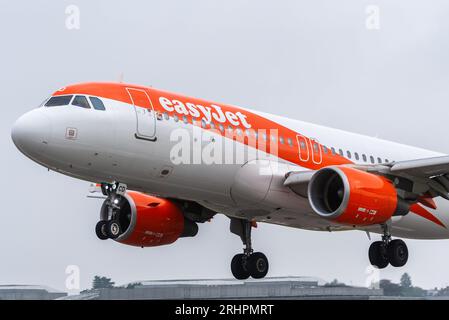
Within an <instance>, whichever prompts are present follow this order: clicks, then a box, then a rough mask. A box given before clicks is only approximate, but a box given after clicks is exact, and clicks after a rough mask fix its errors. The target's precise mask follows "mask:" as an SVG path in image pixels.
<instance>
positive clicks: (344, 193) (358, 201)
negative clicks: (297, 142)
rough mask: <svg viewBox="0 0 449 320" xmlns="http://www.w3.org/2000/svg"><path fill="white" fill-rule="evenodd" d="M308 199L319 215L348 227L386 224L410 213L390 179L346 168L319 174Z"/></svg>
mask: <svg viewBox="0 0 449 320" xmlns="http://www.w3.org/2000/svg"><path fill="white" fill-rule="evenodd" d="M308 198H309V202H310V205H311V206H312V208H313V210H314V211H315V212H316V213H317V214H318V215H320V216H321V217H323V218H326V219H330V220H332V221H335V222H338V223H341V224H346V225H354V226H365V225H371V224H379V223H384V222H386V221H387V220H389V219H390V218H391V217H392V216H394V215H404V214H407V212H408V211H409V207H408V204H407V203H406V202H405V201H403V200H401V199H399V198H398V195H397V191H396V188H395V187H394V186H393V183H392V182H391V181H390V180H388V179H387V178H385V177H382V176H378V175H375V174H371V173H368V172H365V171H361V170H358V169H354V168H350V167H343V166H338V167H337V166H336V167H328V168H324V169H321V170H319V171H317V172H316V173H315V174H314V175H313V177H312V179H311V180H310V182H309V187H308Z"/></svg>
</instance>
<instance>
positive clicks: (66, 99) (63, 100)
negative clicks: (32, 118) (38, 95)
mask: <svg viewBox="0 0 449 320" xmlns="http://www.w3.org/2000/svg"><path fill="white" fill-rule="evenodd" d="M72 97H73V96H57V97H51V98H50V100H48V101H47V103H46V104H45V106H46V107H59V106H66V105H68V104H69V103H70V101H71V100H72Z"/></svg>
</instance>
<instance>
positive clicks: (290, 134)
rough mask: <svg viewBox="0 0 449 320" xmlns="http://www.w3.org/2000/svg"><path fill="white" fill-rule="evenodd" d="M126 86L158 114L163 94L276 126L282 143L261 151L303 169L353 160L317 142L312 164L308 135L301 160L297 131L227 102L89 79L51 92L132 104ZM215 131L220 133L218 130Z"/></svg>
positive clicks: (262, 126) (263, 126) (255, 124)
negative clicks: (142, 93)
mask: <svg viewBox="0 0 449 320" xmlns="http://www.w3.org/2000/svg"><path fill="white" fill-rule="evenodd" d="M126 88H135V89H140V90H145V91H146V92H147V93H148V94H149V96H150V99H151V101H152V104H153V107H154V109H155V111H156V112H162V113H164V112H167V111H166V110H165V109H164V108H163V106H161V104H160V103H159V98H160V97H165V98H168V99H170V100H179V101H181V102H182V103H184V104H186V103H193V104H195V105H202V106H211V105H217V106H219V107H221V108H222V110H223V112H227V111H230V112H233V113H236V112H241V113H243V114H244V115H245V116H246V117H247V122H248V123H249V124H251V129H252V130H255V131H257V130H273V129H274V130H276V129H277V130H278V138H279V137H283V138H284V140H285V141H284V143H283V144H281V143H279V142H278V150H277V153H275V152H274V151H272V150H270V148H269V143H268V142H267V143H266V144H267V146H266V147H265V148H264V149H263V151H265V152H267V153H270V154H272V155H276V156H278V157H280V158H282V159H284V160H286V161H289V162H291V163H295V164H297V165H300V166H302V167H305V168H308V169H311V170H317V169H320V168H322V167H326V166H330V165H341V164H350V163H353V162H352V161H350V160H348V159H346V158H345V157H343V156H340V155H339V154H332V153H331V151H330V150H328V153H324V151H323V146H322V145H321V144H319V143H318V148H319V151H321V154H322V162H321V163H319V164H317V163H315V162H314V161H313V160H317V159H316V158H317V155H316V153H315V152H313V144H314V142H313V140H312V139H310V138H308V137H304V138H305V139H304V140H305V141H306V142H307V146H308V149H309V156H308V160H306V161H302V160H300V156H299V155H300V152H301V155H303V159H305V156H304V155H305V153H306V152H305V151H303V150H301V149H300V148H299V146H298V144H299V142H298V140H297V136H298V135H301V134H299V133H298V132H296V131H294V130H291V129H289V128H287V127H284V126H282V125H280V124H279V123H277V122H275V121H272V120H269V119H267V118H265V117H262V116H259V115H257V114H255V113H252V112H249V111H247V110H243V109H240V108H238V107H235V106H231V105H226V104H221V103H216V102H211V101H206V100H202V99H197V98H193V97H187V96H182V95H179V94H174V93H170V92H166V91H162V90H157V89H154V88H150V87H143V86H136V85H129V84H123V83H97V82H91V83H82V84H76V85H71V86H67V87H64V88H61V89H60V90H58V91H56V92H55V93H54V94H53V95H66V94H85V95H92V96H98V97H103V98H107V99H111V100H116V101H120V102H124V103H127V104H131V105H132V101H131V98H130V96H129V94H128V92H127V91H126ZM137 106H139V105H137ZM140 107H145V106H143V105H141V106H140ZM167 113H168V114H170V116H173V115H174V114H176V112H175V111H174V112H167ZM178 116H179V114H178ZM187 117H188V121H189V123H192V120H193V119H194V118H192V117H191V116H190V115H189V116H187ZM196 120H197V121H196V123H197V125H200V123H199V121H198V120H201V118H196ZM214 123H216V124H217V122H216V121H214ZM227 125H228V124H227V123H226V126H227ZM233 127H234V129H240V130H242V132H245V129H246V128H245V127H244V126H243V125H240V126H233ZM216 132H217V133H221V132H220V131H218V130H217V131H216ZM225 132H226V131H225ZM267 134H269V131H268V132H267ZM301 136H302V135H301ZM288 138H290V139H291V140H292V142H293V146H290V145H289V144H288V143H287V139H288ZM252 140H255V139H252ZM278 141H279V140H278ZM241 142H242V143H245V144H246V145H250V146H252V147H255V148H258V149H260V148H259V147H258V144H253V143H248V139H242V141H241ZM251 142H253V141H251ZM265 149H266V150H265Z"/></svg>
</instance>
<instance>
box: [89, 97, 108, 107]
mask: <svg viewBox="0 0 449 320" xmlns="http://www.w3.org/2000/svg"><path fill="white" fill-rule="evenodd" d="M89 100H90V102H91V103H92V106H93V107H94V109H95V110H106V108H105V107H104V104H103V101H101V100H100V99H98V98H96V97H89Z"/></svg>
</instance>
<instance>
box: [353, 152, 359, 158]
mask: <svg viewBox="0 0 449 320" xmlns="http://www.w3.org/2000/svg"><path fill="white" fill-rule="evenodd" d="M354 155H355V160H359V159H360V157H359V154H358V153H357V152H356V153H354Z"/></svg>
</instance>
